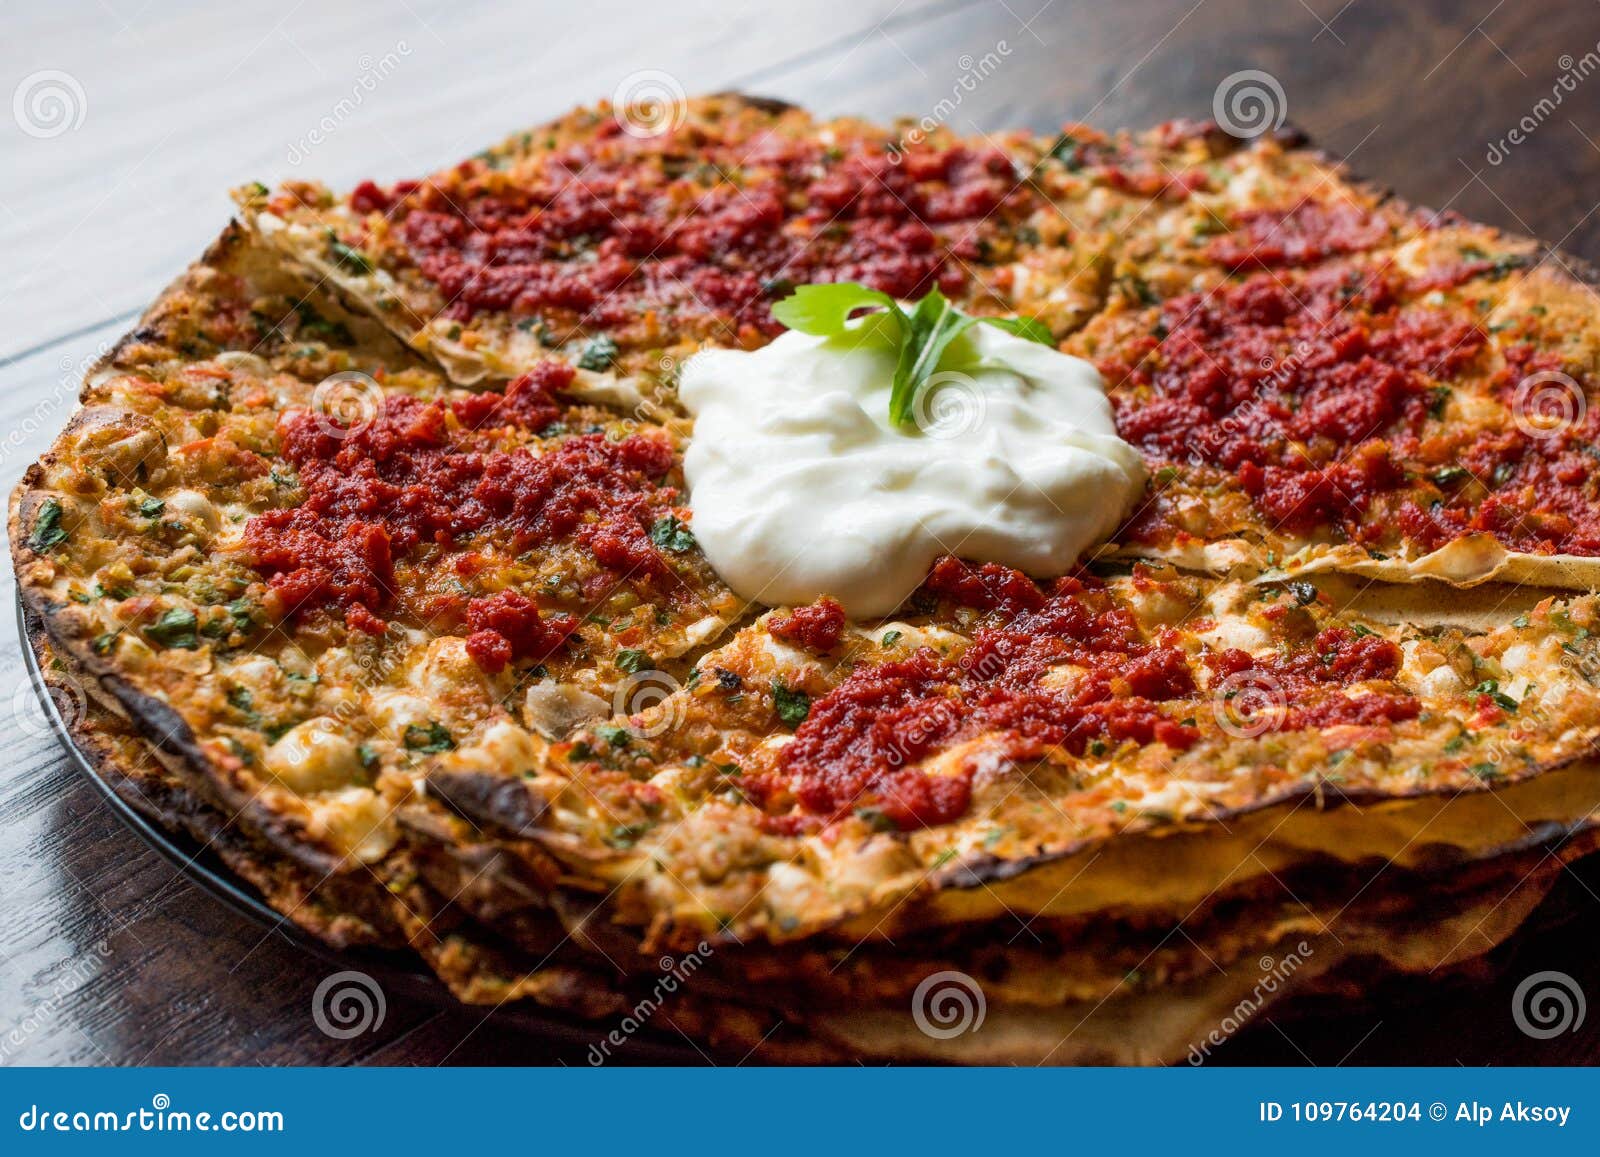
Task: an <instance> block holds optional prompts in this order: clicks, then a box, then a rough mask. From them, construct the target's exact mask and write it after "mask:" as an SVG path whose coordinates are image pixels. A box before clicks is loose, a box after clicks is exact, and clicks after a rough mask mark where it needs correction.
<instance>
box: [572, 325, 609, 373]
mask: <svg viewBox="0 0 1600 1157" xmlns="http://www.w3.org/2000/svg"><path fill="white" fill-rule="evenodd" d="M616 360H617V343H616V342H614V341H612V340H611V339H610V338H609V337H607V336H606V335H605V334H601V335H600V336H599V337H593V338H590V339H589V340H588V341H587V342H585V343H584V346H583V351H582V352H581V353H579V354H578V368H579V369H580V370H592V371H594V372H595V373H599V372H600V371H601V370H607V369H610V368H611V363H612V362H614V361H616Z"/></svg>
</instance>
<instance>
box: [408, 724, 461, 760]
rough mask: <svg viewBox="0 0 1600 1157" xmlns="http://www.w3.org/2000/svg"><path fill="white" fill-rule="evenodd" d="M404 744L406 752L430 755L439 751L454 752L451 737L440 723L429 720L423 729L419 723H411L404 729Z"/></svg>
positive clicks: (454, 742) (453, 743) (454, 744)
mask: <svg viewBox="0 0 1600 1157" xmlns="http://www.w3.org/2000/svg"><path fill="white" fill-rule="evenodd" d="M403 738H404V742H405V745H406V750H407V751H419V752H422V753H424V754H428V755H432V754H436V753H438V752H441V751H454V750H455V746H456V741H455V739H454V738H453V737H452V736H451V734H450V732H449V731H447V730H446V729H445V727H444V725H443V724H442V723H438V722H436V721H434V720H429V721H428V725H427V726H426V727H423V726H422V725H421V724H420V723H412V724H410V725H409V726H407V727H406V731H405V736H404V737H403Z"/></svg>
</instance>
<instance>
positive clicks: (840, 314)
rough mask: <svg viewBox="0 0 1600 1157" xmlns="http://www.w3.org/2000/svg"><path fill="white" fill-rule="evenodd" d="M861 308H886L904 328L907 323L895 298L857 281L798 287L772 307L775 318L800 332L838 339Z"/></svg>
mask: <svg viewBox="0 0 1600 1157" xmlns="http://www.w3.org/2000/svg"><path fill="white" fill-rule="evenodd" d="M859 309H884V310H887V311H888V313H889V314H890V315H891V316H893V317H895V318H896V319H897V320H899V322H900V323H901V324H902V325H904V324H905V323H906V315H905V314H904V312H902V311H901V309H900V304H899V303H898V302H897V301H895V299H894V298H892V297H890V296H889V295H888V294H887V293H883V292H881V291H879V290H876V289H869V288H868V287H867V286H865V285H861V284H859V283H858V282H854V281H839V282H835V283H833V284H832V285H799V286H796V287H795V290H794V292H793V293H791V294H790V295H789V296H788V297H786V298H784V299H783V300H782V301H780V302H777V303H776V304H774V305H773V307H772V316H773V317H775V318H777V319H778V321H780V322H781V323H783V325H784V326H785V327H787V328H789V329H792V330H797V331H798V332H800V333H808V334H810V335H811V336H813V337H837V336H838V335H840V334H842V333H844V332H845V323H846V322H847V321H849V320H850V316H851V314H853V313H855V312H856V311H857V310H859Z"/></svg>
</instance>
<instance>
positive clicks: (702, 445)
mask: <svg viewBox="0 0 1600 1157" xmlns="http://www.w3.org/2000/svg"><path fill="white" fill-rule="evenodd" d="M895 362H896V351H895V349H894V348H893V346H892V344H891V343H888V342H870V341H869V342H863V341H862V340H860V336H859V335H858V334H856V333H850V334H846V335H843V336H840V337H833V338H822V337H813V336H810V335H807V334H802V333H796V332H789V333H785V334H783V335H781V336H780V337H778V338H777V339H776V340H774V341H773V342H772V343H771V344H769V345H767V346H764V347H762V348H761V349H758V350H754V351H744V350H730V349H710V350H705V351H703V352H701V353H699V354H696V355H695V356H694V357H693V358H691V359H690V360H689V361H688V363H687V364H685V366H684V367H683V371H682V374H681V376H680V379H679V386H678V392H679V397H680V398H681V399H682V400H683V403H684V405H685V406H687V407H688V409H689V411H690V413H692V414H693V415H694V417H695V426H694V434H693V437H692V438H691V439H690V443H689V448H688V451H687V452H686V453H685V455H684V470H685V474H686V476H687V480H688V483H689V503H690V508H691V509H692V510H693V512H694V521H693V528H694V535H695V537H696V538H697V539H698V540H699V542H700V545H701V548H702V549H703V550H704V551H705V554H706V557H707V559H709V560H710V562H711V565H712V566H713V567H715V568H716V570H717V573H718V574H720V575H721V576H722V578H723V580H724V581H726V582H727V583H728V585H729V586H731V587H732V588H733V589H734V591H735V592H737V593H738V594H739V595H740V596H741V597H743V598H746V599H749V600H752V601H754V602H760V603H765V604H768V605H770V606H783V605H790V606H792V605H799V604H803V603H809V602H812V601H814V600H815V599H816V598H818V597H819V596H821V595H832V596H833V597H834V598H836V599H838V600H839V601H840V602H841V603H842V604H843V605H844V607H845V609H846V610H847V611H848V612H849V613H850V614H851V615H854V616H873V615H886V614H889V613H890V612H891V611H893V610H894V609H895V608H896V607H898V606H899V605H900V604H901V603H902V602H903V601H904V600H905V598H906V596H908V595H909V594H911V592H912V591H914V590H915V589H916V588H917V586H918V585H919V584H920V583H921V582H922V580H923V579H924V578H926V577H927V573H928V569H929V567H930V566H931V565H932V563H933V561H934V559H936V558H938V557H939V556H940V555H944V554H953V555H958V556H960V557H962V558H966V559H972V560H975V561H980V562H998V563H1003V564H1005V565H1006V566H1012V567H1016V568H1017V569H1019V570H1022V571H1025V572H1027V573H1028V574H1031V575H1034V576H1036V577H1047V576H1051V575H1058V574H1062V573H1064V572H1065V571H1067V570H1068V569H1070V568H1071V566H1072V564H1073V563H1074V562H1075V561H1076V560H1077V558H1078V556H1079V555H1080V554H1082V552H1083V551H1084V550H1085V549H1087V548H1088V547H1091V546H1093V545H1095V544H1097V543H1099V542H1101V541H1103V540H1104V539H1105V538H1106V537H1107V536H1108V535H1110V534H1111V532H1112V531H1114V530H1115V529H1116V528H1117V526H1118V525H1119V523H1120V522H1121V521H1122V519H1123V518H1124V517H1125V515H1126V514H1127V512H1128V510H1129V508H1130V507H1131V505H1132V504H1133V502H1134V500H1135V499H1136V498H1137V497H1138V496H1139V495H1140V494H1141V493H1142V492H1143V489H1144V483H1145V470H1144V464H1143V462H1142V461H1141V460H1140V457H1139V454H1138V452H1137V451H1136V450H1135V449H1134V448H1133V447H1132V446H1130V445H1128V444H1127V443H1126V442H1124V441H1123V440H1122V439H1121V438H1119V437H1117V434H1116V427H1115V425H1114V424H1113V422H1112V417H1111V406H1110V403H1109V402H1108V401H1107V400H1106V396H1105V384H1104V382H1103V381H1102V380H1101V377H1100V374H1099V372H1098V371H1097V370H1096V369H1095V368H1094V366H1093V365H1091V364H1090V363H1089V362H1086V361H1084V360H1083V359H1081V358H1075V357H1071V356H1069V355H1067V354H1063V353H1060V352H1058V351H1057V350H1055V349H1053V348H1051V347H1048V346H1045V345H1041V344H1039V343H1037V342H1030V341H1027V340H1025V339H1023V338H1019V337H1015V336H1013V335H1012V334H1009V333H1006V332H1004V331H1003V330H1000V329H998V328H996V327H993V326H989V325H977V326H973V327H972V328H971V329H969V330H968V331H967V332H966V333H965V334H963V335H962V336H961V337H959V338H957V339H956V341H955V342H953V343H952V344H951V346H950V348H949V349H948V350H947V351H946V354H945V356H944V358H943V359H942V360H941V362H940V366H941V369H940V372H939V373H938V374H935V375H934V376H933V378H932V379H931V380H930V381H929V383H928V385H927V386H925V387H924V388H923V390H922V391H921V393H920V394H919V396H918V399H917V403H916V406H915V417H916V421H915V424H914V425H913V424H906V425H904V426H897V425H894V424H891V422H890V421H889V394H890V390H891V387H892V383H893V377H894V371H895Z"/></svg>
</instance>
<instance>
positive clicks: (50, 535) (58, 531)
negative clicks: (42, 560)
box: [28, 498, 67, 554]
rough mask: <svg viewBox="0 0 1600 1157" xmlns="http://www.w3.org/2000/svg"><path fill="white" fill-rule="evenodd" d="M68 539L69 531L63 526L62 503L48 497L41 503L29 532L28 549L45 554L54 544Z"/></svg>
mask: <svg viewBox="0 0 1600 1157" xmlns="http://www.w3.org/2000/svg"><path fill="white" fill-rule="evenodd" d="M66 541H67V532H66V531H65V530H64V529H63V528H62V526H61V503H59V502H57V501H56V500H55V499H54V498H47V499H45V500H44V502H42V503H40V505H39V513H38V515H37V517H35V518H34V520H33V529H32V530H31V531H29V532H28V549H29V550H31V551H33V553H34V554H43V553H44V552H45V551H47V550H49V549H50V548H51V547H53V546H59V545H60V544H61V543H63V542H66Z"/></svg>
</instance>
